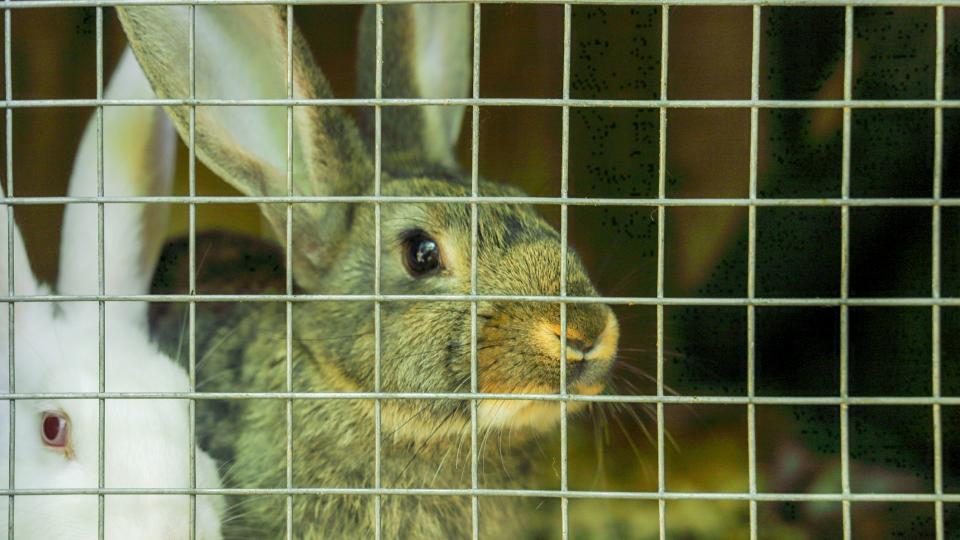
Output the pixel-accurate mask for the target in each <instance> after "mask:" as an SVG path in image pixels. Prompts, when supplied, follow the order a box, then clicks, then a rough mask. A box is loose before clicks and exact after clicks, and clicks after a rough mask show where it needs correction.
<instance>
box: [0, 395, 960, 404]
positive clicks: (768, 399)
mask: <svg viewBox="0 0 960 540" xmlns="http://www.w3.org/2000/svg"><path fill="white" fill-rule="evenodd" d="M58 399H114V400H125V399H199V400H218V399H223V400H251V399H282V400H304V401H308V400H336V399H351V400H364V399H367V400H371V399H380V400H454V401H456V400H460V401H468V400H473V399H476V400H484V399H486V400H510V401H553V402H560V401H581V402H586V403H641V404H656V403H664V404H675V405H697V404H701V405H746V404H748V403H752V404H754V405H833V406H835V405H841V404H845V405H856V406H861V405H877V406H910V405H925V406H929V405H934V404H937V405H949V406H955V405H960V396H954V397H947V396H940V397H931V396H915V397H907V396H863V397H855V396H850V397H846V398H842V397H838V396H798V397H793V396H754V397H748V396H676V395H666V396H655V395H648V396H631V395H599V396H595V395H586V394H570V393H568V394H566V396H563V395H561V394H502V393H501V394H492V393H483V392H463V393H457V392H53V393H50V392H46V393H36V392H33V393H15V394H0V400H4V401H16V400H58Z"/></svg>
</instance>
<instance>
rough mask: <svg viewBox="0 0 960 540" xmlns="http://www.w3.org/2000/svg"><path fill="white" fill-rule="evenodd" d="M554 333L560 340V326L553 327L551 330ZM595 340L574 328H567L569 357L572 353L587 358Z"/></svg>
mask: <svg viewBox="0 0 960 540" xmlns="http://www.w3.org/2000/svg"><path fill="white" fill-rule="evenodd" d="M550 329H551V330H552V331H553V335H554V336H556V337H557V340H559V339H560V325H559V324H557V325H552V326H551V328H550ZM594 343H595V340H594V339H592V338H590V337H587V336H584V335H583V334H582V333H581V332H580V331H579V330H577V329H576V328H574V327H572V326H569V325H568V326H567V352H568V356H569V353H570V352H573V353H575V354H577V355H578V356H586V355H587V354H589V353H590V351H591V350H592V349H593V345H594Z"/></svg>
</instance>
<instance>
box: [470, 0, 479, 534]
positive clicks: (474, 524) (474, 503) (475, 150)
mask: <svg viewBox="0 0 960 540" xmlns="http://www.w3.org/2000/svg"><path fill="white" fill-rule="evenodd" d="M480 6H481V4H479V3H475V4H473V61H472V64H473V73H472V75H473V81H472V84H473V89H472V92H471V95H472V96H473V99H479V98H480V11H481V10H480ZM470 112H471V114H472V117H471V122H470V131H471V134H470V195H471V196H472V197H474V198H476V197H478V196H479V195H480V107H479V106H478V105H472V106H471V109H470ZM478 226H479V225H478V218H477V203H476V201H471V203H470V294H472V295H474V296H476V294H477V236H478ZM478 379H479V373H478V367H477V300H476V299H474V300H472V301H471V302H470V392H471V393H473V394H476V393H477V391H478V390H477V385H478ZM477 406H478V404H477V400H476V398H472V399H471V400H470V487H471V488H472V489H474V490H475V489H477V488H479V487H480V479H479V474H478V469H479V456H478V455H477V454H478V448H477V443H478V438H479V437H478V436H477V431H478V429H479V428H478V426H477ZM470 524H471V538H472V539H473V540H478V539H479V538H480V499H479V497H477V495H476V494H474V495H471V497H470Z"/></svg>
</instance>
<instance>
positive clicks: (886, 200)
mask: <svg viewBox="0 0 960 540" xmlns="http://www.w3.org/2000/svg"><path fill="white" fill-rule="evenodd" d="M98 203H109V204H150V203H153V204H288V203H303V204H317V203H384V204H391V203H392V204H409V203H428V204H471V203H477V204H532V205H541V206H550V205H561V204H567V205H571V206H642V207H657V206H672V207H678V206H679V207H700V206H703V207H750V206H761V207H814V208H820V207H850V206H852V207H932V206H934V205H939V206H950V207H955V206H960V198H958V197H946V198H932V197H914V198H896V197H878V198H859V199H857V198H851V199H843V198H819V199H818V198H789V199H781V198H771V199H763V198H759V199H741V198H731V199H724V198H607V197H570V198H566V199H564V198H561V197H528V196H505V197H497V196H483V195H477V196H472V195H464V196H460V197H456V196H428V195H397V196H392V195H291V196H286V195H263V196H243V195H235V196H229V195H224V196H219V195H210V196H198V195H194V196H190V195H170V196H156V197H142V196H136V197H110V196H102V197H96V196H91V197H0V204H9V205H31V206H32V205H49V204H98Z"/></svg>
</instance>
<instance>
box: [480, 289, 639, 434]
mask: <svg viewBox="0 0 960 540" xmlns="http://www.w3.org/2000/svg"><path fill="white" fill-rule="evenodd" d="M594 308H595V309H597V310H598V312H595V313H596V314H597V315H600V317H599V321H596V317H593V319H594V320H593V321H592V322H593V323H594V324H585V325H579V324H577V321H578V318H577V317H571V318H570V319H571V320H570V321H568V325H567V340H566V341H567V343H566V382H567V392H568V393H569V394H579V395H596V394H599V393H601V392H602V391H603V390H604V388H605V387H606V380H607V375H608V373H609V371H610V368H611V366H612V365H613V361H614V359H615V358H616V354H617V342H618V340H619V337H620V329H619V324H618V323H617V318H616V316H615V315H614V314H613V310H611V309H610V308H609V307H607V306H594ZM597 322H599V324H596V323H597ZM527 346H528V347H530V350H528V351H526V352H524V353H522V354H520V355H519V356H520V357H522V358H523V364H524V365H521V366H514V367H516V368H519V369H517V370H508V369H507V368H506V367H505V366H504V363H505V362H504V356H503V355H502V353H499V352H498V351H495V350H492V349H488V350H486V351H484V353H487V354H484V353H481V358H480V360H481V366H480V384H479V386H480V391H481V392H483V393H514V394H556V393H557V392H558V391H559V389H560V386H559V381H560V369H561V363H560V352H561V340H560V326H559V325H558V324H556V323H555V322H552V321H551V322H542V323H539V324H536V325H534V326H533V328H532V331H531V332H530V335H529V341H528V342H527ZM484 357H486V358H484ZM518 372H519V373H522V375H519V376H518ZM518 379H520V380H518ZM585 405H586V402H583V401H570V402H568V404H567V410H568V412H570V413H574V412H576V411H578V410H580V409H582V408H584V406H585ZM479 415H480V418H479V420H480V423H481V425H483V426H485V427H494V426H506V425H510V426H513V427H516V428H523V427H527V428H532V429H533V430H535V431H536V430H543V429H548V428H550V427H551V426H554V425H555V424H556V421H557V420H558V419H559V415H558V408H557V403H556V402H554V401H535V400H496V399H490V400H483V401H481V403H480V407H479Z"/></svg>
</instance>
